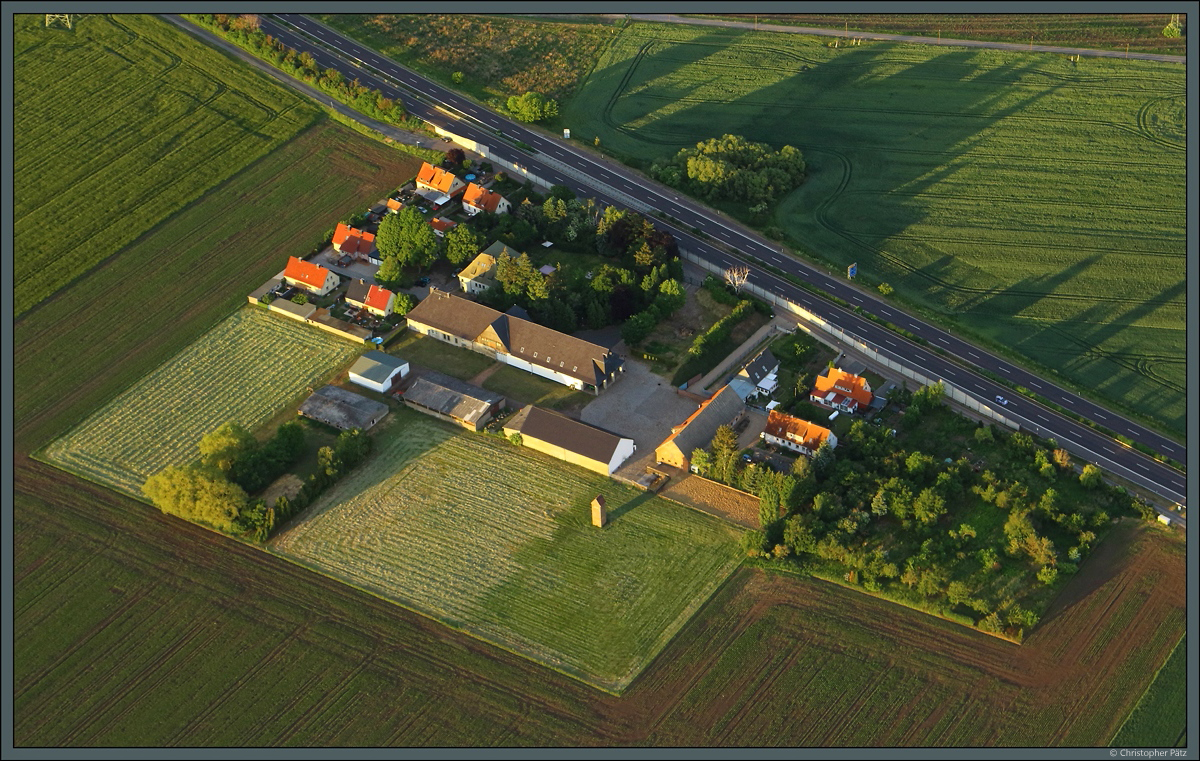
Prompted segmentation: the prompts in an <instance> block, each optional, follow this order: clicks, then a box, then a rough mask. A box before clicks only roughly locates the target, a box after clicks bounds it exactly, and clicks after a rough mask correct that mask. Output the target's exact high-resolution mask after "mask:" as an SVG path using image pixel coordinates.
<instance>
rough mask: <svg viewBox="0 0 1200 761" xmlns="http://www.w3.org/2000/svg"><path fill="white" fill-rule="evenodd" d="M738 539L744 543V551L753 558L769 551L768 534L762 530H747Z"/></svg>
mask: <svg viewBox="0 0 1200 761" xmlns="http://www.w3.org/2000/svg"><path fill="white" fill-rule="evenodd" d="M738 541H739V542H740V543H741V545H742V551H743V552H745V553H746V554H747V555H749V556H750V557H752V558H756V557H759V556H761V555H763V554H765V553H766V552H767V535H766V534H765V533H763V532H762V531H747V532H746V533H744V534H742V536H741V539H739V540H738Z"/></svg>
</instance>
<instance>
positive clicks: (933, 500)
mask: <svg viewBox="0 0 1200 761" xmlns="http://www.w3.org/2000/svg"><path fill="white" fill-rule="evenodd" d="M945 514H946V500H944V499H942V498H941V496H940V495H938V493H937V492H936V491H934V490H933V489H923V490H921V493H920V494H918V495H917V498H916V499H915V500H913V517H914V518H916V519H917V520H919V521H920V522H921V523H924V524H925V525H927V526H928V525H930V524H933V523H936V522H937V519H938V518H940V517H942V516H943V515H945Z"/></svg>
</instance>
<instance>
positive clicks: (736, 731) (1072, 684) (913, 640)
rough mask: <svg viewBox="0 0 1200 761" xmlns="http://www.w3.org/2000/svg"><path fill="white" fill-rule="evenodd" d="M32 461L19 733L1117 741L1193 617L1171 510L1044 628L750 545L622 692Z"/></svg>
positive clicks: (364, 740) (512, 742)
mask: <svg viewBox="0 0 1200 761" xmlns="http://www.w3.org/2000/svg"><path fill="white" fill-rule="evenodd" d="M14 477H15V490H16V500H15V502H16V504H15V507H16V509H15V510H14V513H13V516H14V535H13V536H14V541H13V550H14V555H13V558H14V564H13V572H14V583H15V587H14V595H13V613H14V630H13V632H14V648H13V664H14V671H13V701H14V702H13V706H14V713H13V721H14V723H13V729H14V735H13V738H14V743H15V744H16V745H18V746H57V745H63V746H82V745H90V746H101V745H115V746H129V745H136V746H143V745H144V746H176V745H183V746H218V747H220V746H225V747H240V746H257V745H294V746H468V745H482V746H551V745H554V746H557V745H566V746H573V745H581V746H591V745H619V746H648V745H668V746H673V745H680V746H698V745H699V746H708V745H716V744H726V745H753V746H764V745H768V746H770V745H792V746H797V745H800V746H803V745H820V744H823V743H826V744H833V743H855V744H863V745H891V744H910V745H952V744H958V745H975V746H980V745H989V744H996V745H1009V746H1013V745H1018V746H1033V747H1036V746H1039V745H1042V744H1049V745H1084V746H1087V745H1093V746H1094V745H1101V744H1103V743H1104V742H1105V738H1107V737H1111V736H1112V734H1113V732H1115V731H1116V728H1117V727H1118V726H1119V725H1120V723H1121V721H1122V720H1123V718H1124V716H1125V715H1126V714H1128V712H1129V710H1130V709H1131V708H1132V707H1133V704H1134V703H1136V702H1137V699H1138V696H1139V695H1141V694H1142V692H1143V691H1145V689H1146V687H1147V685H1148V684H1149V682H1150V681H1151V679H1152V675H1153V674H1154V672H1155V670H1156V669H1157V668H1158V667H1159V666H1160V665H1161V664H1162V663H1163V662H1164V661H1165V660H1166V658H1167V656H1168V654H1169V653H1170V652H1171V649H1172V648H1173V647H1174V646H1175V643H1176V642H1177V641H1178V638H1179V636H1180V634H1182V632H1183V627H1184V621H1183V611H1184V609H1185V598H1184V594H1183V590H1184V584H1183V580H1184V554H1183V549H1182V543H1181V542H1179V541H1178V540H1177V539H1175V540H1172V539H1170V538H1169V537H1167V536H1166V535H1165V532H1157V531H1154V530H1153V528H1151V529H1150V530H1149V531H1146V530H1144V529H1143V530H1142V531H1143V532H1144V535H1143V536H1141V537H1140V539H1138V540H1137V541H1136V544H1135V547H1134V549H1133V550H1132V551H1131V552H1129V553H1121V552H1110V553H1107V554H1108V555H1109V557H1107V558H1104V557H1102V555H1103V554H1104V553H1098V554H1097V555H1095V556H1093V558H1092V559H1091V560H1089V562H1088V563H1087V564H1086V565H1085V566H1084V568H1083V569H1082V571H1081V573H1080V575H1079V577H1078V578H1077V579H1076V580H1075V581H1073V582H1072V584H1071V585H1070V586H1069V587H1068V588H1067V590H1066V592H1065V594H1064V598H1063V599H1062V600H1061V602H1060V603H1059V604H1057V605H1056V606H1055V609H1054V612H1053V614H1052V615H1051V616H1050V617H1048V618H1047V619H1046V620H1045V621H1044V622H1043V624H1042V625H1041V626H1040V627H1039V629H1038V630H1037V631H1036V632H1034V634H1033V635H1032V636H1031V637H1029V638H1028V639H1027V640H1026V641H1025V644H1023V645H1021V646H1019V647H1018V646H1015V645H1012V644H1009V643H1006V642H1002V641H1000V640H996V639H994V638H992V637H987V636H985V635H982V634H979V633H977V632H972V631H970V630H967V629H964V628H962V627H958V626H954V625H952V624H949V623H946V622H943V621H939V620H937V619H934V618H931V617H929V616H926V615H923V614H920V613H917V612H915V611H910V610H907V609H904V608H899V607H896V606H894V605H890V604H888V603H885V602H883V601H880V600H876V599H873V598H870V597H866V596H864V595H861V594H857V593H850V592H847V591H846V590H842V589H840V588H838V587H834V586H832V585H829V584H824V583H822V582H817V581H811V580H799V579H793V578H789V577H770V576H766V575H764V574H762V573H761V572H758V571H752V570H748V569H747V570H741V571H739V572H737V573H736V574H735V575H734V577H733V578H732V579H731V580H730V582H728V583H727V584H726V585H725V586H723V587H722V588H721V589H720V590H719V591H718V592H717V593H716V595H715V596H714V597H713V598H712V600H710V602H709V604H707V605H706V606H705V607H704V608H703V609H702V610H701V611H700V614H699V615H698V616H696V617H695V618H693V619H692V620H691V622H689V623H688V624H687V625H686V626H685V627H684V628H683V629H682V630H681V631H680V633H679V635H678V636H677V637H676V638H675V639H674V640H672V641H671V643H670V644H669V645H668V646H667V648H666V649H665V650H664V651H663V653H662V655H661V657H659V658H657V659H655V660H654V662H653V663H652V664H651V665H650V667H649V668H648V669H647V670H646V671H645V672H643V674H642V676H641V677H639V678H638V679H637V680H636V681H635V682H634V683H633V685H632V686H631V687H630V688H629V689H628V690H627V691H626V692H625V693H624V695H622V696H621V697H619V698H618V697H614V696H611V695H608V694H605V693H602V692H599V691H597V690H595V689H593V688H591V687H589V686H587V685H585V684H584V683H582V682H580V681H577V680H575V679H570V678H567V677H565V676H561V675H559V674H556V673H554V672H551V671H548V670H547V669H545V668H544V667H543V666H540V665H538V664H536V663H534V662H533V661H530V660H528V659H525V658H521V657H518V656H515V655H512V654H510V653H507V652H504V651H502V650H500V649H498V648H495V647H492V646H490V645H488V644H486V643H484V642H482V641H480V640H477V639H475V638H473V637H469V636H466V635H464V634H460V633H457V632H454V631H451V630H449V629H447V628H446V627H445V626H443V625H441V624H439V623H437V622H435V621H432V620H430V619H427V618H425V617H423V616H419V615H416V614H413V613H410V612H408V611H406V610H404V609H402V608H400V607H399V606H396V605H394V604H392V603H390V602H387V601H385V600H382V599H379V598H377V597H374V596H372V595H368V594H365V593H363V592H360V591H358V590H355V589H352V588H350V587H348V586H346V585H344V584H342V583H340V582H337V581H334V580H332V579H329V578H326V577H324V576H320V575H317V574H314V573H311V572H309V571H307V570H305V569H303V568H300V567H298V566H296V565H294V564H292V563H288V562H285V561H284V560H282V559H281V558H277V557H273V556H271V555H269V554H267V553H263V552H260V551H258V550H256V549H254V548H251V547H247V546H244V545H241V544H239V543H237V542H233V541H230V540H227V539H224V538H222V537H219V536H217V535H215V534H213V533H212V532H209V531H205V530H203V529H201V528H199V527H196V526H192V525H190V524H187V523H184V522H183V521H179V520H176V519H174V518H171V517H170V516H164V515H161V514H159V513H158V512H157V511H153V510H150V509H148V508H147V507H146V506H145V505H144V504H142V503H138V502H134V501H132V500H130V499H128V498H125V497H122V496H121V495H118V494H116V493H114V492H112V491H110V490H108V489H106V488H104V487H100V486H97V485H94V484H90V483H87V482H82V481H78V480H76V479H73V478H70V477H65V478H64V476H63V474H62V472H61V471H58V470H56V469H54V468H51V467H50V466H47V465H44V464H42V463H37V462H31V461H29V460H27V459H25V458H18V461H17V463H16V469H15V473H14ZM35 494H36V495H37V496H34V495H35ZM634 512H636V511H634ZM629 515H633V512H631V513H629ZM1126 543H1127V538H1126V537H1122V538H1121V539H1120V540H1119V541H1114V540H1109V541H1107V542H1105V544H1104V545H1102V547H1107V546H1110V545H1111V546H1125V545H1126ZM1111 612H1119V614H1118V615H1117V616H1115V617H1113V618H1114V620H1115V624H1116V628H1113V627H1109V626H1104V625H1103V624H1104V623H1105V621H1106V619H1107V618H1108V617H1109V616H1110V615H1111ZM1160 630H1161V634H1159V631H1160ZM831 682H832V683H833V686H830V684H829V683H831ZM838 684H841V685H842V686H843V688H842V689H837V687H836V686H837V685H838ZM959 713H961V714H962V715H961V716H959V715H958V714H959Z"/></svg>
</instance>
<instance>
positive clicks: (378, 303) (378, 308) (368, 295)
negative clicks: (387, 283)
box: [346, 280, 396, 317]
mask: <svg viewBox="0 0 1200 761" xmlns="http://www.w3.org/2000/svg"><path fill="white" fill-rule="evenodd" d="M346 303H347V304H350V305H352V306H356V307H358V308H360V309H365V310H367V311H368V312H370V313H371V314H376V315H379V316H380V317H387V316H388V315H389V314H391V313H392V306H393V305H394V304H395V303H396V294H394V293H392V292H391V291H389V290H388V289H387V288H380V287H379V286H377V285H375V284H374V283H371V284H368V283H367V282H366V281H365V280H356V281H355V282H353V283H351V284H350V287H348V288H347V289H346Z"/></svg>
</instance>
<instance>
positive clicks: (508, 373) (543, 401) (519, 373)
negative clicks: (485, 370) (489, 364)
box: [483, 366, 595, 409]
mask: <svg viewBox="0 0 1200 761" xmlns="http://www.w3.org/2000/svg"><path fill="white" fill-rule="evenodd" d="M483 387H484V388H486V389H487V390H489V391H495V392H496V393H498V394H504V396H505V398H507V399H508V400H509V402H510V404H511V405H512V406H516V405H524V404H536V405H538V406H539V407H549V408H550V409H560V408H563V407H570V406H572V405H576V404H584V403H586V402H587V401H588V400H590V399H594V398H595V397H594V396H592V395H591V394H589V393H586V392H584V391H576V390H575V389H573V388H571V387H570V386H564V385H563V384H561V383H555V382H554V381H552V380H547V379H545V378H539V377H538V376H536V375H534V374H533V373H528V372H526V371H524V370H521V369H520V368H517V367H510V366H505V367H501V368H500V369H499V370H497V371H496V372H494V373H492V374H491V375H489V376H488V378H487V380H485V381H484V382H483Z"/></svg>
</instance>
